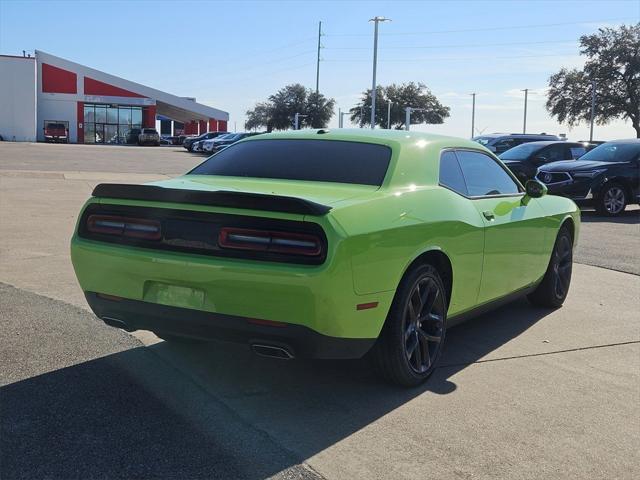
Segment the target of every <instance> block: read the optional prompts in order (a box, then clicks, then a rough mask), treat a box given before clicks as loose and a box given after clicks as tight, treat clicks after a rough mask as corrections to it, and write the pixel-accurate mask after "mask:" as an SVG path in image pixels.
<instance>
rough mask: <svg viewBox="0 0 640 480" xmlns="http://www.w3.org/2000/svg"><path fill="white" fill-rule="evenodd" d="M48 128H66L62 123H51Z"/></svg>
mask: <svg viewBox="0 0 640 480" xmlns="http://www.w3.org/2000/svg"><path fill="white" fill-rule="evenodd" d="M47 128H61V129H62V128H65V126H64V124H62V123H49V124H47Z"/></svg>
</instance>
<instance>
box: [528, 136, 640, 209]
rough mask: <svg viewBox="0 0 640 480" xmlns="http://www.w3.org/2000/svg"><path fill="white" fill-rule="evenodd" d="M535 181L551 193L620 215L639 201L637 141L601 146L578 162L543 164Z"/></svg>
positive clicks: (639, 152) (638, 151)
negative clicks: (543, 185) (545, 186)
mask: <svg viewBox="0 0 640 480" xmlns="http://www.w3.org/2000/svg"><path fill="white" fill-rule="evenodd" d="M536 178H537V179H538V180H539V181H541V182H542V183H544V184H545V185H547V188H548V189H549V193H551V194H554V195H562V196H564V197H569V198H571V199H572V200H574V201H575V202H576V203H577V204H578V205H586V206H594V207H595V208H596V210H597V211H598V212H600V213H602V214H605V215H612V216H613V215H619V214H621V213H622V212H623V211H624V209H625V208H626V206H627V205H628V204H630V203H638V202H639V201H640V198H639V197H640V139H633V140H616V141H612V142H607V143H603V144H602V145H599V146H597V147H596V148H594V149H593V150H591V151H590V152H587V153H586V154H585V155H583V156H582V157H581V158H580V160H575V161H570V162H567V161H562V162H553V163H549V164H546V165H544V166H542V167H540V169H539V170H538V173H537V175H536Z"/></svg>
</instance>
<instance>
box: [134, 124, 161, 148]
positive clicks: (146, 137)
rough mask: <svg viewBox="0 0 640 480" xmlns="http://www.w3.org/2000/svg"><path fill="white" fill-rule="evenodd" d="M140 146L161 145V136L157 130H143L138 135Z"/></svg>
mask: <svg viewBox="0 0 640 480" xmlns="http://www.w3.org/2000/svg"><path fill="white" fill-rule="evenodd" d="M138 145H155V146H159V145H160V134H159V133H158V131H157V130H156V129H155V128H143V129H142V132H140V134H139V135H138Z"/></svg>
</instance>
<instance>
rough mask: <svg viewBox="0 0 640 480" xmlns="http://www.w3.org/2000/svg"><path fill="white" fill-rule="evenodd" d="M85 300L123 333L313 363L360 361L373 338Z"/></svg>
mask: <svg viewBox="0 0 640 480" xmlns="http://www.w3.org/2000/svg"><path fill="white" fill-rule="evenodd" d="M85 297H86V299H87V302H88V303H89V306H90V307H91V309H92V310H93V312H94V313H95V314H96V316H98V317H99V318H101V319H102V320H104V321H105V322H106V323H107V324H108V325H111V326H116V327H120V328H124V329H126V330H128V331H134V330H151V331H153V332H156V333H160V334H168V335H178V336H185V337H191V338H198V339H203V340H223V341H230V342H236V343H248V344H256V345H258V344H261V345H272V346H277V347H282V348H284V349H286V350H287V351H289V352H290V353H291V354H292V355H293V356H294V357H300V358H314V359H350V358H360V357H362V356H363V355H364V354H365V353H367V351H368V350H369V349H370V348H371V347H372V346H373V344H374V343H375V338H371V339H369V338H341V337H330V336H327V335H322V334H320V333H318V332H315V331H314V330H312V329H310V328H308V327H305V326H303V325H294V324H285V323H283V324H278V325H277V326H272V325H264V324H261V323H260V321H259V320H258V321H256V320H255V319H251V318H247V317H241V316H235V315H224V314H220V313H212V312H205V311H201V310H194V309H190V308H181V307H173V306H168V305H160V304H156V303H149V302H143V301H139V300H129V299H120V300H111V299H106V298H103V297H100V296H98V294H96V293H94V292H85ZM252 322H256V323H252Z"/></svg>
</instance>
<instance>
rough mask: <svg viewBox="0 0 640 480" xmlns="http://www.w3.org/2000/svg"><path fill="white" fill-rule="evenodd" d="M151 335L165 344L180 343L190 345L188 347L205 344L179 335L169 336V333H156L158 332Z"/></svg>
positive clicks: (203, 341) (196, 339) (202, 341)
mask: <svg viewBox="0 0 640 480" xmlns="http://www.w3.org/2000/svg"><path fill="white" fill-rule="evenodd" d="M153 333H154V334H155V336H156V337H158V338H161V339H162V340H164V341H165V342H170V343H182V344H190V345H197V344H199V343H205V340H200V339H199V338H192V337H181V336H179V335H171V334H169V333H158V332H153Z"/></svg>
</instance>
